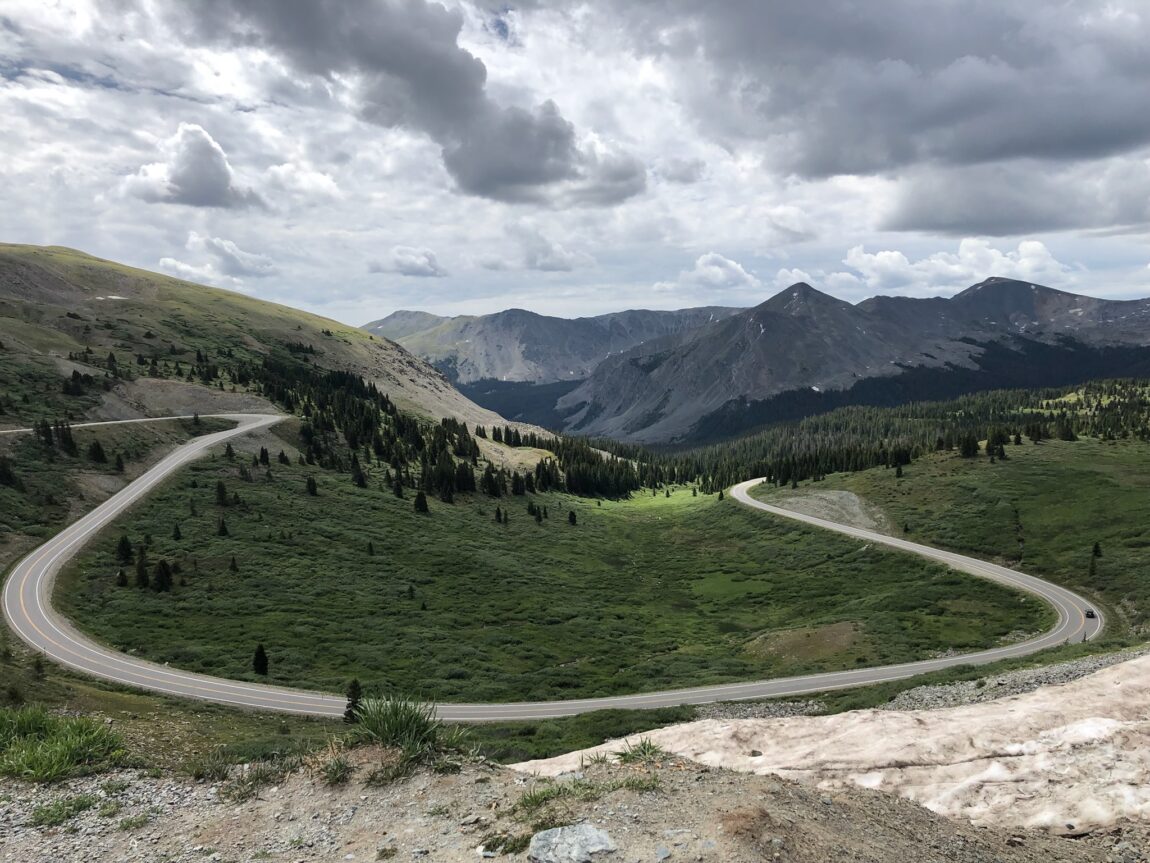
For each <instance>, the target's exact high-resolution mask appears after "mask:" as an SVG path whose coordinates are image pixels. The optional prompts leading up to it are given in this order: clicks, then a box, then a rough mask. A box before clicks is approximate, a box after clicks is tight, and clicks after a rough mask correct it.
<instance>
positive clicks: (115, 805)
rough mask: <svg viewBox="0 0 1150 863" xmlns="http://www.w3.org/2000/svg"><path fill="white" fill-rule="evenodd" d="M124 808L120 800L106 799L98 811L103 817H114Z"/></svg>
mask: <svg viewBox="0 0 1150 863" xmlns="http://www.w3.org/2000/svg"><path fill="white" fill-rule="evenodd" d="M123 808H124V806H123V804H121V803H120V801H119V800H106V801H104V802H103V803H102V804H100V808H99V810H98V811H97V814H98V815H99V816H100V817H101V818H112V817H113V816H115V815H119V814H120V810H122V809H123Z"/></svg>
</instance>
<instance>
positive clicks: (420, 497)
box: [415, 491, 427, 512]
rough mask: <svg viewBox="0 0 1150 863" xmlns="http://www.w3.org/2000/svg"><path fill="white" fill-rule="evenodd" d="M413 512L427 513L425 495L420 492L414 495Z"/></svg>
mask: <svg viewBox="0 0 1150 863" xmlns="http://www.w3.org/2000/svg"><path fill="white" fill-rule="evenodd" d="M415 511H416V512H427V495H425V494H424V493H423V492H422V491H420V492H417V493H416V495H415Z"/></svg>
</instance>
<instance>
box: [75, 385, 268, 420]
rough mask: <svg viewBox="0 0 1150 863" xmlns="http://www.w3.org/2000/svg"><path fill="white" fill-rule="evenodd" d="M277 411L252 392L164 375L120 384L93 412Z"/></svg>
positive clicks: (112, 415)
mask: <svg viewBox="0 0 1150 863" xmlns="http://www.w3.org/2000/svg"><path fill="white" fill-rule="evenodd" d="M194 413H200V414H226V413H258V414H278V413H282V411H280V409H279V408H277V407H276V406H275V405H273V404H272V403H271V402H269V401H268V400H267V399H265V398H263V397H262V396H257V395H255V394H253V393H238V392H237V393H233V392H227V391H225V390H214V389H211V388H210V387H205V386H200V385H199V384H190V383H185V382H182V381H170V380H164V379H162V378H137V379H136V380H134V381H125V382H122V383H120V384H117V385H116V386H115V387H114V388H113V389H112V391H111V392H110V393H108V394H107V395H105V396H104V402H103V404H101V405H100V406H99V407H97V408H95V409H94V410H93V411H91V415H90V416H89V417H88V419H91V420H128V419H139V418H142V417H163V416H180V415H184V414H194Z"/></svg>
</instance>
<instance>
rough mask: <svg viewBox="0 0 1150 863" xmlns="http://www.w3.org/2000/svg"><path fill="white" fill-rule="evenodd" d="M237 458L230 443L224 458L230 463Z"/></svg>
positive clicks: (225, 450)
mask: <svg viewBox="0 0 1150 863" xmlns="http://www.w3.org/2000/svg"><path fill="white" fill-rule="evenodd" d="M235 457H236V451H235V450H234V449H232V445H231V444H230V443H229V444H228V445H227V446H226V447H224V458H226V459H227V460H228V461H231V460H232V459H234V458H235Z"/></svg>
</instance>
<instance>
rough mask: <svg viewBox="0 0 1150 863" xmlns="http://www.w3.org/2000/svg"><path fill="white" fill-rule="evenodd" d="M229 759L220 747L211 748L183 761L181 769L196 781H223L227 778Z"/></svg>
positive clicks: (229, 766) (229, 767)
mask: <svg viewBox="0 0 1150 863" xmlns="http://www.w3.org/2000/svg"><path fill="white" fill-rule="evenodd" d="M231 766H232V765H231V761H230V759H229V758H228V756H227V755H226V754H225V753H224V751H223V750H222V749H213V750H212V751H211V752H208V753H205V754H203V755H197V756H195V757H193V758H190V759H188V760H187V761H186V762H184V764H183V767H182V770H183V772H184V773H186V774H187V775H188V776H190V777H191V778H192V779H194V780H196V781H197V782H204V781H208V782H223V781H224V780H225V779H227V778H228V772H229V771H230V770H231Z"/></svg>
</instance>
